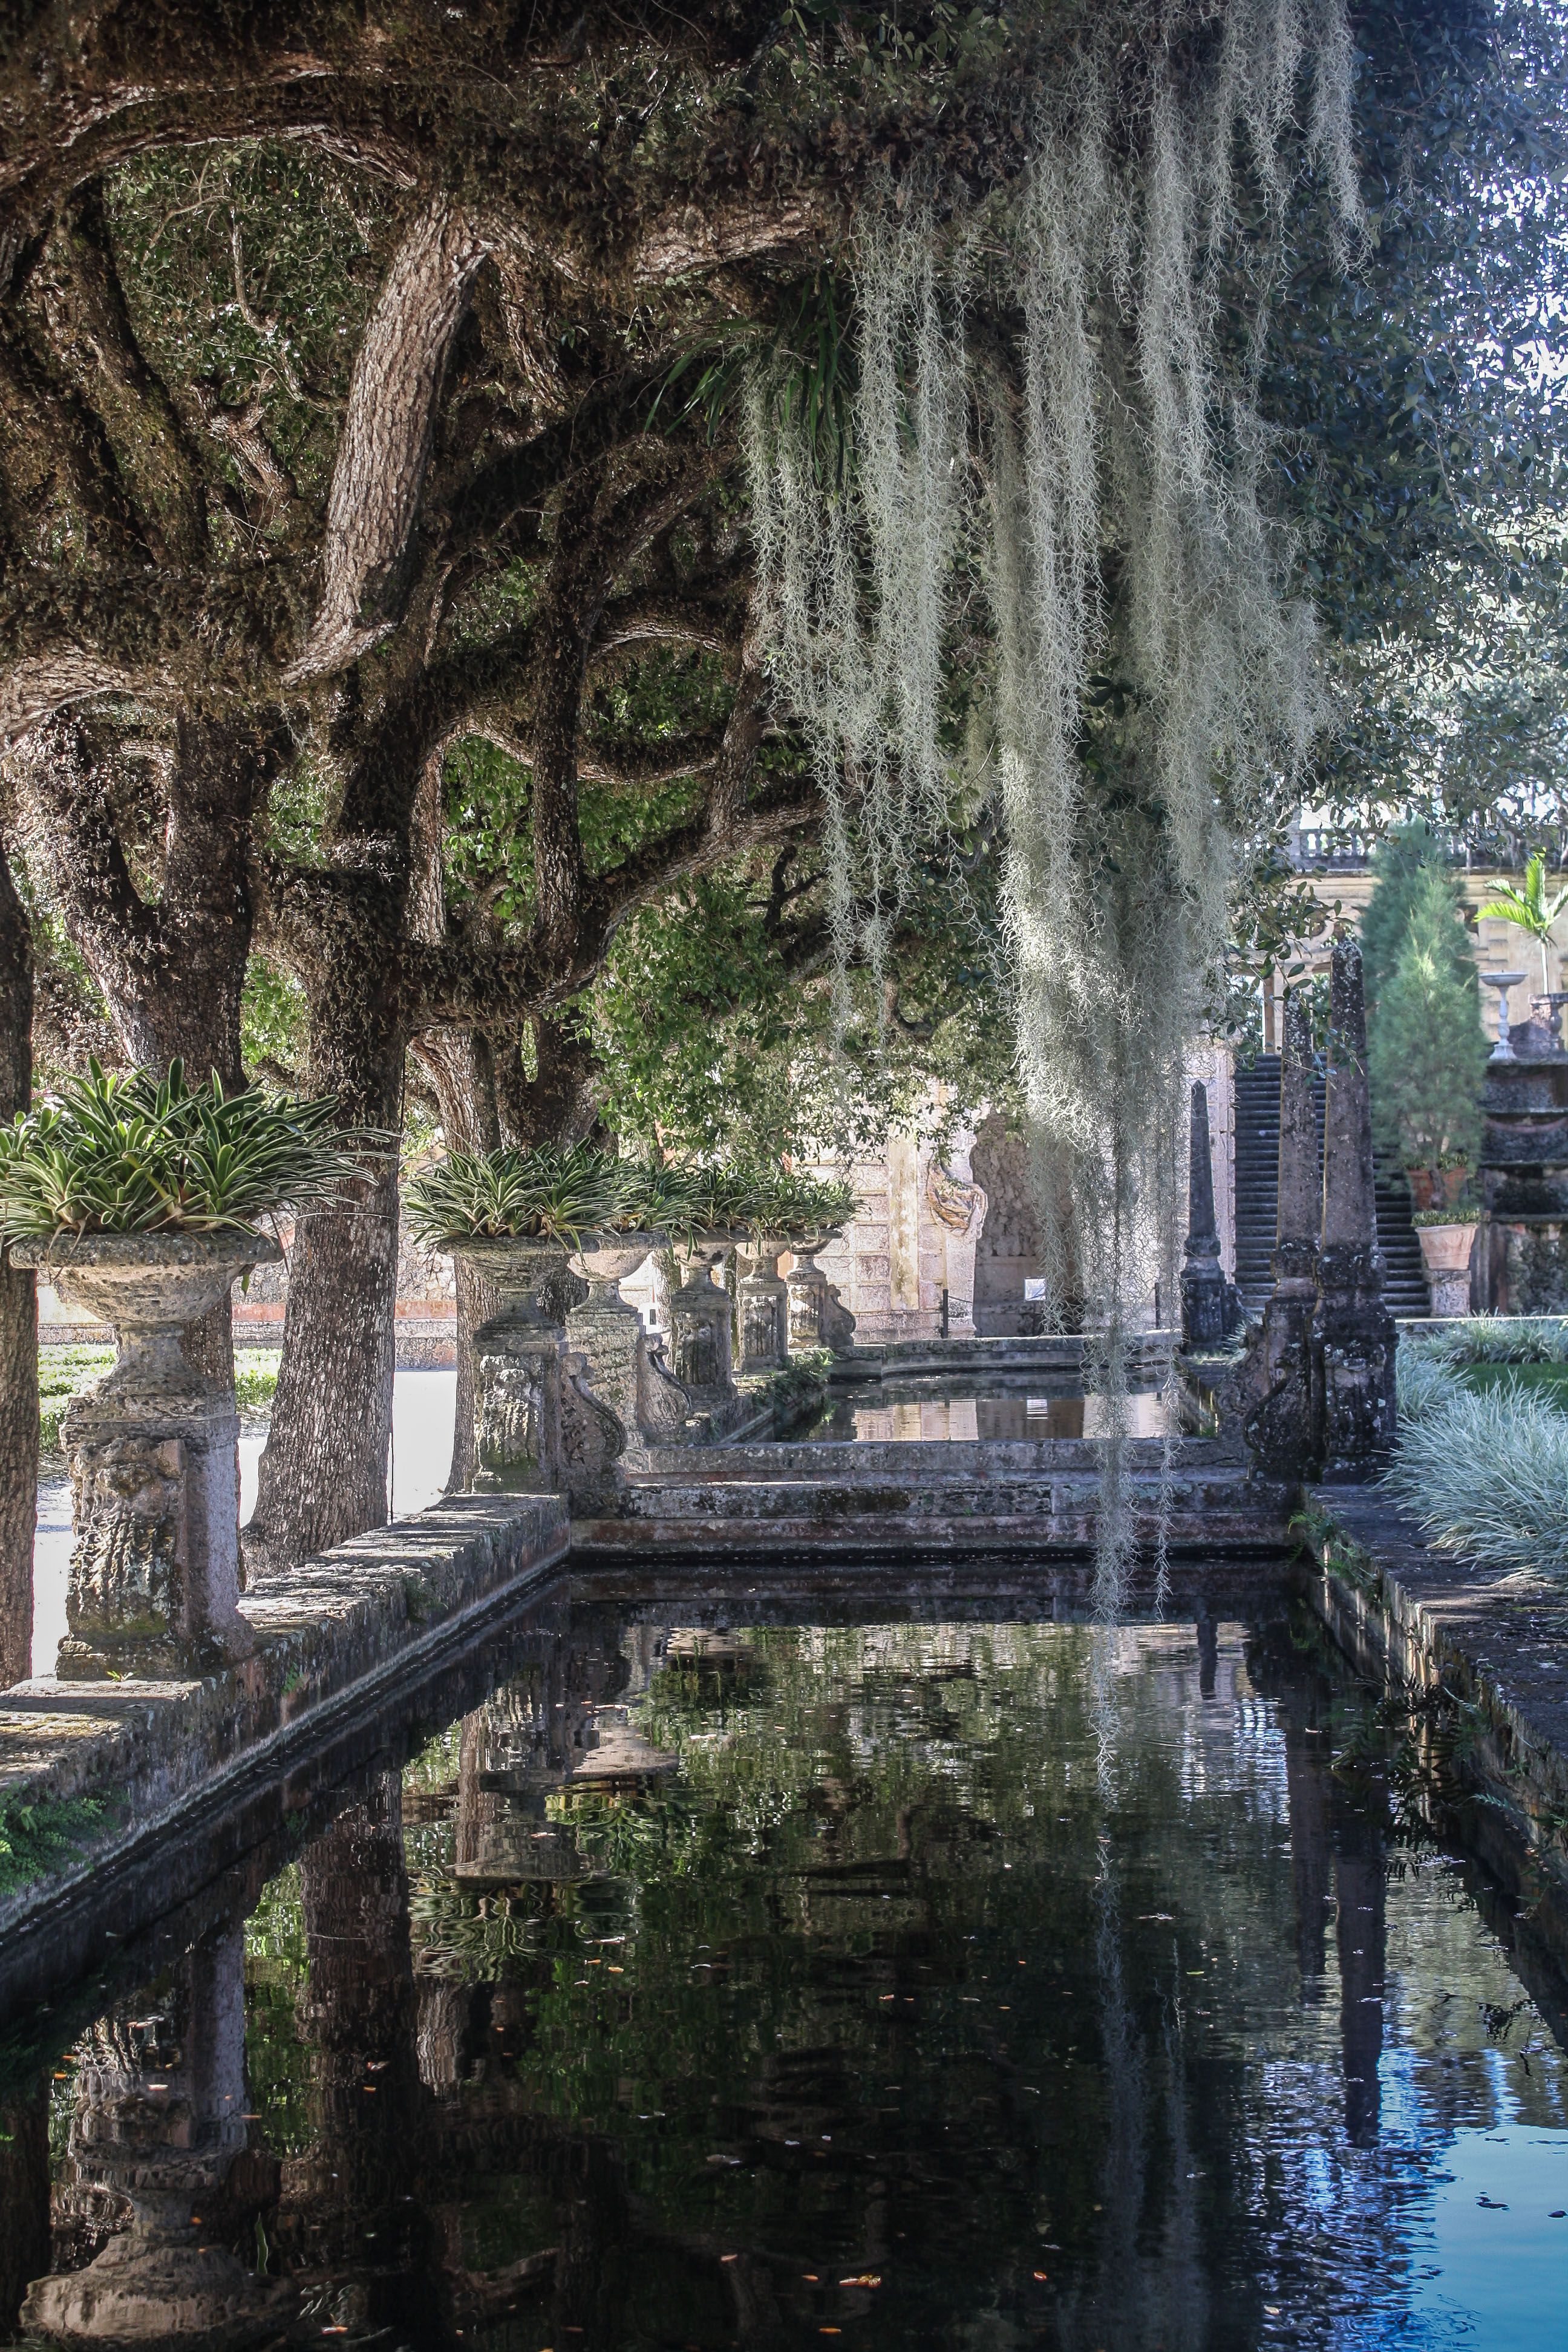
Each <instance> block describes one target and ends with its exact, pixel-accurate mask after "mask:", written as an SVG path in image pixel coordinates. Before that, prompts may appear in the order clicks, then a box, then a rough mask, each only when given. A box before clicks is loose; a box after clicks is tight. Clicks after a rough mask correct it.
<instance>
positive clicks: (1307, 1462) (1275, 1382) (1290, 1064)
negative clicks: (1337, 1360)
mask: <svg viewBox="0 0 1568 2352" xmlns="http://www.w3.org/2000/svg"><path fill="white" fill-rule="evenodd" d="M1319 1200H1320V1186H1319V1181H1318V1122H1317V1117H1316V1113H1315V1111H1314V1109H1313V1105H1312V1027H1311V1023H1310V1020H1309V1018H1308V1015H1307V1008H1306V1005H1305V1003H1304V1002H1303V1000H1302V998H1301V997H1300V994H1299V993H1298V994H1292V995H1291V996H1289V997H1288V998H1287V999H1286V1003H1285V1036H1284V1045H1283V1050H1282V1052H1281V1055H1280V1059H1279V1207H1278V1211H1277V1213H1276V1217H1275V1225H1274V1256H1273V1267H1274V1287H1273V1289H1272V1291H1271V1292H1270V1293H1269V1296H1268V1301H1267V1303H1266V1305H1265V1307H1264V1309H1263V1325H1262V1329H1261V1330H1260V1332H1259V1333H1258V1338H1257V1339H1255V1341H1254V1342H1253V1347H1252V1353H1251V1356H1250V1359H1249V1360H1248V1364H1247V1378H1246V1382H1245V1391H1244V1395H1245V1402H1244V1407H1243V1415H1242V1434H1243V1436H1244V1437H1245V1439H1246V1441H1247V1448H1248V1451H1249V1452H1250V1453H1251V1454H1252V1456H1253V1459H1254V1461H1255V1462H1256V1464H1257V1465H1258V1469H1259V1471H1260V1472H1261V1473H1262V1474H1263V1475H1264V1476H1265V1477H1268V1478H1284V1479H1290V1480H1295V1479H1299V1478H1304V1477H1307V1476H1308V1475H1310V1473H1311V1471H1312V1469H1313V1467H1314V1466H1315V1456H1316V1452H1317V1446H1316V1440H1315V1432H1314V1423H1313V1408H1312V1317H1313V1311H1314V1308H1315V1307H1316V1303H1317V1296H1318V1282H1317V1268H1318V1223H1319Z"/></svg>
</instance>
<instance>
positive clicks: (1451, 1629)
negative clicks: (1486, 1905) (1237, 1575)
mask: <svg viewBox="0 0 1568 2352" xmlns="http://www.w3.org/2000/svg"><path fill="white" fill-rule="evenodd" d="M1298 1531H1299V1532H1300V1533H1302V1534H1303V1535H1304V1536H1305V1538H1306V1542H1307V1547H1308V1549H1309V1550H1310V1554H1311V1556H1312V1559H1313V1560H1314V1561H1315V1563H1316V1570H1317V1572H1316V1575H1315V1577H1314V1579H1313V1591H1312V1600H1313V1604H1314V1606H1315V1607H1316V1609H1317V1611H1318V1613H1319V1615H1320V1616H1321V1618H1322V1620H1323V1622H1324V1623H1325V1625H1326V1626H1327V1627H1328V1629H1329V1631H1330V1633H1331V1634H1332V1635H1333V1637H1334V1639H1335V1641H1336V1642H1337V1643H1339V1645H1340V1647H1341V1648H1342V1650H1343V1651H1344V1652H1345V1653H1346V1654H1347V1655H1348V1656H1349V1658H1350V1659H1351V1662H1352V1664H1354V1665H1355V1666H1356V1667H1357V1668H1358V1669H1360V1670H1361V1671H1362V1672H1363V1673H1364V1674H1367V1675H1370V1676H1371V1677H1372V1678H1373V1679H1374V1680H1376V1681H1380V1682H1385V1683H1389V1684H1392V1685H1394V1686H1395V1687H1396V1688H1397V1689H1398V1690H1399V1691H1400V1692H1401V1694H1402V1695H1403V1696H1405V1698H1407V1699H1408V1701H1409V1702H1410V1704H1411V1706H1412V1709H1413V1712H1417V1713H1418V1714H1419V1715H1420V1717H1422V1719H1423V1720H1424V1721H1425V1722H1426V1723H1429V1724H1430V1725H1431V1727H1432V1744H1433V1747H1434V1749H1435V1750H1436V1751H1438V1752H1439V1753H1440V1754H1441V1755H1443V1756H1444V1757H1446V1758H1447V1759H1448V1760H1447V1769H1448V1770H1449V1771H1450V1772H1451V1775H1452V1778H1453V1780H1454V1781H1455V1782H1456V1783H1457V1784H1458V1789H1459V1790H1462V1791H1464V1792H1465V1793H1466V1796H1467V1798H1468V1801H1465V1802H1464V1804H1463V1812H1464V1830H1465V1835H1466V1841H1467V1843H1473V1844H1474V1846H1475V1848H1476V1850H1477V1852H1478V1853H1479V1854H1480V1856H1481V1858H1482V1860H1483V1861H1484V1862H1485V1863H1486V1864H1487V1865H1488V1867H1489V1869H1490V1870H1491V1871H1493V1873H1494V1874H1496V1875H1497V1876H1498V1877H1499V1878H1500V1879H1501V1881H1502V1883H1503V1885H1505V1886H1507V1887H1508V1889H1509V1891H1510V1894H1512V1895H1514V1896H1515V1897H1516V1899H1517V1900H1519V1901H1520V1902H1521V1904H1522V1905H1523V1906H1525V1907H1526V1909H1527V1910H1528V1911H1530V1912H1531V1913H1532V1914H1533V1916H1534V1920H1535V1923H1536V1925H1537V1926H1538V1927H1539V1928H1540V1929H1541V1930H1542V1932H1543V1933H1544V1934H1545V1935H1546V1937H1548V1939H1549V1941H1550V1942H1551V1944H1552V1946H1553V1948H1555V1950H1556V1951H1557V1953H1558V1954H1559V1955H1560V1956H1563V1955H1568V1586H1558V1585H1553V1584H1551V1583H1548V1582H1547V1581H1546V1580H1544V1579H1542V1578H1536V1577H1529V1576H1521V1575H1512V1574H1510V1573H1508V1572H1507V1571H1506V1570H1501V1569H1486V1568H1480V1567H1478V1566H1477V1565H1476V1563H1475V1562H1474V1561H1473V1560H1467V1559H1462V1558H1459V1557H1457V1556H1455V1555H1453V1554H1450V1553H1447V1552H1440V1551H1436V1550H1434V1549H1432V1548H1431V1546H1429V1545H1428V1544H1427V1543H1426V1541H1425V1539H1424V1538H1423V1537H1422V1535H1421V1533H1420V1531H1419V1529H1418V1528H1415V1526H1414V1524H1413V1523H1412V1522H1411V1521H1410V1520H1409V1519H1408V1518H1406V1517H1405V1515H1404V1514H1403V1513H1402V1512H1400V1511H1399V1510H1397V1509H1396V1508H1395V1507H1394V1505H1393V1504H1392V1503H1391V1502H1390V1501H1389V1500H1388V1498H1387V1497H1386V1496H1384V1495H1383V1494H1382V1493H1380V1491H1379V1490H1378V1489H1377V1488H1376V1487H1375V1486H1356V1487H1347V1486H1318V1487H1313V1488H1311V1489H1310V1491H1309V1493H1308V1496H1307V1509H1306V1511H1305V1513H1304V1514H1303V1517H1302V1519H1301V1520H1300V1522H1299V1523H1298Z"/></svg>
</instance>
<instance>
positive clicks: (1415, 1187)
mask: <svg viewBox="0 0 1568 2352" xmlns="http://www.w3.org/2000/svg"><path fill="white" fill-rule="evenodd" d="M1441 1181H1442V1179H1441V1178H1440V1176H1439V1175H1438V1173H1437V1171H1436V1169H1435V1168H1407V1169H1406V1170H1405V1182H1406V1183H1407V1184H1408V1185H1409V1187H1410V1205H1411V1207H1412V1208H1413V1209H1415V1211H1417V1212H1418V1213H1419V1211H1421V1210H1422V1209H1441V1208H1443V1207H1444V1206H1446V1203H1445V1202H1442V1201H1440V1200H1439V1199H1438V1198H1437V1187H1438V1185H1439V1183H1440V1182H1441Z"/></svg>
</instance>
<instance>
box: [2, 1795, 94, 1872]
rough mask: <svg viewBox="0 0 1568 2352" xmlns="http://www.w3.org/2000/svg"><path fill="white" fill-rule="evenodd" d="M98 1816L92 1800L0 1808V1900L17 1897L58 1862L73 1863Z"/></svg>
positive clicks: (71, 1799) (64, 1799)
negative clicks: (4, 1897) (8, 1896)
mask: <svg viewBox="0 0 1568 2352" xmlns="http://www.w3.org/2000/svg"><path fill="white" fill-rule="evenodd" d="M104 1815H105V1807H104V1806H103V1804H102V1803H101V1802H100V1800H99V1799H98V1798H96V1797H62V1798H58V1799H56V1800H55V1801H53V1802H50V1803H47V1804H42V1805H16V1804H8V1805H5V1806H3V1807H0V1896H4V1895H16V1894H19V1893H20V1892H21V1890H22V1888H23V1887H24V1886H31V1885H32V1884H33V1883H34V1881H35V1880H36V1879H39V1878H43V1877H45V1876H46V1875H47V1873H48V1872H50V1871H51V1870H56V1869H58V1868H59V1867H60V1865H61V1864H66V1863H72V1862H76V1861H79V1859H80V1857H81V1854H82V1853H83V1852H84V1850H85V1849H86V1848H87V1847H88V1846H89V1845H90V1844H91V1843H92V1841H93V1839H94V1837H95V1836H96V1835H97V1833H98V1832H99V1830H100V1827H101V1826H102V1824H103V1821H104Z"/></svg>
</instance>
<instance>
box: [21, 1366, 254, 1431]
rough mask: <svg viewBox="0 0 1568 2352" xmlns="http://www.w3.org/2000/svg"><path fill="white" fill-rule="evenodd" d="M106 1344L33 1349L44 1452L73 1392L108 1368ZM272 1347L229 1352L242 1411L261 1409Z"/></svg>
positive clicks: (73, 1394)
mask: <svg viewBox="0 0 1568 2352" xmlns="http://www.w3.org/2000/svg"><path fill="white" fill-rule="evenodd" d="M113 1361H114V1350H113V1349H112V1348H74V1347H63V1346H54V1345H50V1346H48V1347H44V1348H40V1349H38V1444H39V1447H40V1448H41V1450H42V1451H43V1452H44V1453H45V1454H58V1452H59V1450H60V1432H61V1425H62V1423H64V1421H65V1416H66V1407H67V1405H68V1403H69V1402H70V1401H71V1399H72V1397H73V1396H79V1395H80V1394H81V1392H82V1391H83V1389H86V1388H90V1387H91V1385H92V1383H93V1381H96V1380H98V1379H99V1378H100V1375H101V1374H102V1373H104V1372H106V1371H108V1370H109V1368H110V1364H112V1363H113ZM278 1366H279V1350H278V1349H276V1348H237V1349H235V1351H234V1392H235V1401H236V1402H237V1404H238V1407H239V1410H240V1412H242V1413H253V1412H268V1411H269V1410H270V1408H271V1404H272V1397H273V1392H274V1391H275V1390H276V1388H277V1386H278Z"/></svg>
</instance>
